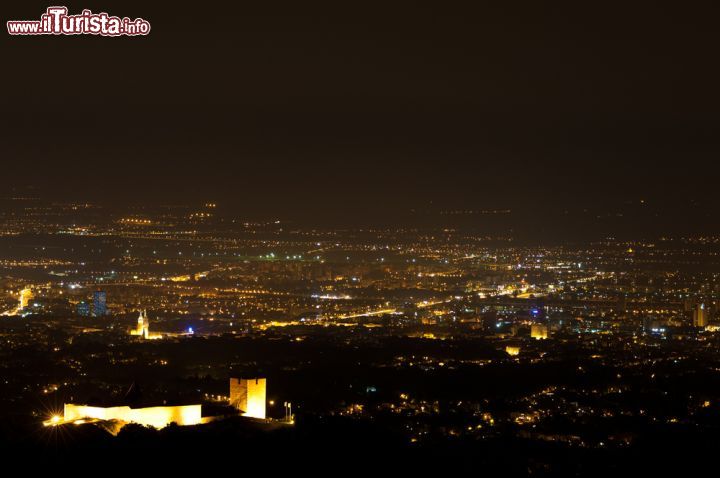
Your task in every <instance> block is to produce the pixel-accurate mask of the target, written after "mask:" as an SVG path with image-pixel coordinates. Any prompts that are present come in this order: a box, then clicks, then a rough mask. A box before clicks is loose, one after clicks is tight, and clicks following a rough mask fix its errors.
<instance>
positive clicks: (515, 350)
mask: <svg viewBox="0 0 720 478" xmlns="http://www.w3.org/2000/svg"><path fill="white" fill-rule="evenodd" d="M505 352H506V353H507V354H508V355H513V356H514V355H520V347H518V346H516V345H508V346H507V347H505Z"/></svg>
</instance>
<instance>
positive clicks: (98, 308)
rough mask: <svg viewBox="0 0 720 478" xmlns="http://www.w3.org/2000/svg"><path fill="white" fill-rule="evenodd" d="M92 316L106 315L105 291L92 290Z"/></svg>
mask: <svg viewBox="0 0 720 478" xmlns="http://www.w3.org/2000/svg"><path fill="white" fill-rule="evenodd" d="M92 315H93V317H102V316H104V315H107V293H106V292H105V291H102V290H96V291H95V292H93V311H92Z"/></svg>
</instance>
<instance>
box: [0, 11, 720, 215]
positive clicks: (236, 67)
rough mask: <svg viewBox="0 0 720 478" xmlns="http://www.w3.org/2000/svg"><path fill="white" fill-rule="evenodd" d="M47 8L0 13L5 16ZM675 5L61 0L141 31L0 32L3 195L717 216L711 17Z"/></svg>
mask: <svg viewBox="0 0 720 478" xmlns="http://www.w3.org/2000/svg"><path fill="white" fill-rule="evenodd" d="M9 3H14V4H15V6H12V5H9ZM52 3H53V2H50V3H47V2H36V1H25V0H23V1H17V2H7V1H5V2H2V6H1V7H0V12H2V20H3V24H4V22H5V21H6V20H8V19H36V18H39V16H40V15H41V13H43V12H44V9H45V8H46V7H47V6H49V5H50V4H52ZM55 3H60V4H63V2H55ZM682 3H683V5H681V2H675V3H674V5H672V4H670V3H669V2H668V6H663V5H662V4H660V3H658V2H627V1H625V2H617V3H615V2H583V1H575V2H562V3H560V2H523V3H519V2H511V1H507V2H483V1H474V2H464V3H459V2H457V3H456V2H446V1H443V2H439V1H438V2H432V3H431V2H428V3H420V2H390V1H386V2H378V3H372V2H345V1H342V2H340V1H336V2H327V3H323V4H318V3H315V2H309V1H297V0H296V1H292V2H282V3H280V2H270V1H262V2H249V1H234V2H227V3H223V2H212V1H208V2H198V3H195V4H194V5H193V6H187V7H185V6H182V5H185V4H183V3H179V2H160V1H152V2H151V1H123V2H97V1H92V0H84V1H82V2H77V1H68V2H64V4H66V5H67V6H68V7H69V8H70V11H71V13H79V12H80V11H81V10H82V8H90V9H92V10H93V11H94V12H99V11H107V12H108V13H110V14H114V15H119V16H129V17H132V18H135V17H143V18H145V19H147V20H149V21H150V22H151V24H152V27H153V31H152V33H151V34H150V35H149V36H148V37H145V38H100V37H91V36H79V37H36V38H33V37H10V36H9V35H7V34H6V32H5V31H4V32H3V34H2V38H1V39H0V53H1V54H2V64H3V66H2V79H1V80H0V81H2V87H3V88H2V90H3V95H2V97H1V100H0V101H2V104H1V108H2V116H1V118H2V119H1V120H0V122H1V123H0V140H1V141H0V157H1V158H2V168H3V172H2V176H3V177H4V180H3V187H8V186H11V185H12V186H15V187H19V188H23V187H27V186H33V187H35V188H37V190H38V191H41V192H42V194H44V195H52V196H54V197H60V198H66V197H67V198H90V199H96V200H101V201H106V202H123V201H127V200H132V201H136V200H148V201H183V200H202V199H206V198H207V199H214V200H217V201H220V202H223V203H225V204H228V205H231V206H233V207H240V208H242V209H243V210H247V209H252V210H253V211H255V212H261V213H262V212H268V213H270V212H272V213H274V212H283V213H289V214H290V213H295V212H298V211H305V212H307V211H320V210H326V211H334V212H339V211H355V210H358V209H360V208H366V209H367V210H369V211H387V210H389V209H393V208H395V209H403V208H408V207H416V206H422V205H424V204H429V203H430V201H432V202H433V204H436V205H438V204H440V205H443V206H445V205H447V206H450V207H514V208H519V207H526V206H528V205H531V206H534V207H542V208H546V209H555V208H559V207H566V205H568V204H570V205H572V206H579V205H583V206H584V205H590V206H592V207H602V206H604V205H606V204H624V203H625V202H627V201H636V200H638V199H640V198H644V199H645V200H647V201H649V202H655V203H661V204H672V203H675V202H676V201H677V200H678V199H683V200H685V199H697V200H701V201H702V202H703V204H705V207H707V208H712V207H714V206H716V205H717V203H718V202H719V201H717V199H714V198H715V197H717V193H716V181H715V177H716V175H715V174H714V164H715V162H716V161H717V158H718V152H720V140H719V139H718V138H719V137H718V131H719V126H720V120H719V119H718V118H719V117H718V112H719V111H720V110H719V106H720V101H719V100H720V95H719V94H718V91H719V90H720V74H719V73H720V67H719V66H718V65H720V62H718V51H717V49H718V45H720V41H718V40H719V38H718V16H717V14H716V13H717V12H715V11H713V10H710V9H709V8H703V7H691V6H689V5H686V4H685V2H682ZM696 5H697V4H696ZM3 29H4V25H3ZM528 207H529V206H528Z"/></svg>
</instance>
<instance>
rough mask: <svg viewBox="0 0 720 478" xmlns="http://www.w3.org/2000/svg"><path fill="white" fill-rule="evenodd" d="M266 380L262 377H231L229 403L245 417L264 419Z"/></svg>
mask: <svg viewBox="0 0 720 478" xmlns="http://www.w3.org/2000/svg"><path fill="white" fill-rule="evenodd" d="M266 382H267V380H266V379H264V378H251V379H247V378H231V379H230V405H232V406H233V407H235V408H237V409H238V410H240V412H242V415H243V416H245V417H252V418H262V419H264V418H265V416H266V415H265V397H266Z"/></svg>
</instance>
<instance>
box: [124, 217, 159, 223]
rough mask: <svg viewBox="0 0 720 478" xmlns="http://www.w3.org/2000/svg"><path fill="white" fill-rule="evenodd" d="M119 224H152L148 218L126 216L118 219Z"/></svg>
mask: <svg viewBox="0 0 720 478" xmlns="http://www.w3.org/2000/svg"><path fill="white" fill-rule="evenodd" d="M120 223H121V224H135V225H148V224H152V221H150V219H140V218H136V217H126V218H122V219H120Z"/></svg>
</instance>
